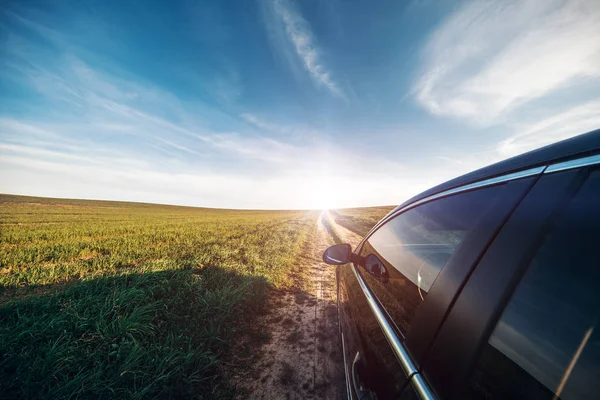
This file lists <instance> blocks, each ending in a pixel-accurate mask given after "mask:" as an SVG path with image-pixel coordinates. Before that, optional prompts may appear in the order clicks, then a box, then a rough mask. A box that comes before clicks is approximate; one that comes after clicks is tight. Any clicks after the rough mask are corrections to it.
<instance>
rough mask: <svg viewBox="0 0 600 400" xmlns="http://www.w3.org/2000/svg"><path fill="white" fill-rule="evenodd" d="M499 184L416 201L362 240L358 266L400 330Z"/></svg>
mask: <svg viewBox="0 0 600 400" xmlns="http://www.w3.org/2000/svg"><path fill="white" fill-rule="evenodd" d="M503 187H504V185H498V186H493V187H488V188H483V189H479V190H475V191H471V192H465V193H461V194H456V195H454V196H450V197H446V198H442V199H438V200H434V201H432V202H429V203H426V204H423V205H420V206H417V207H415V208H412V209H410V210H408V211H406V212H404V213H402V214H400V215H399V216H397V217H395V218H394V219H392V220H390V221H389V222H387V223H386V224H384V225H382V226H381V227H380V228H379V229H378V230H377V231H375V232H374V233H373V234H372V235H371V236H370V237H369V238H368V239H367V240H366V241H365V242H364V244H363V247H362V249H361V252H360V255H361V256H362V257H364V259H363V260H364V261H363V262H362V263H363V268H359V271H361V275H362V276H363V278H364V279H365V281H366V283H367V285H368V286H369V287H370V288H371V290H372V291H373V293H374V294H375V295H376V296H377V298H378V299H379V301H380V303H381V304H382V305H383V307H384V308H385V310H386V311H387V313H388V314H389V315H390V317H391V319H392V320H393V322H394V323H395V325H396V327H397V329H398V330H399V331H400V333H402V334H403V335H404V334H406V332H407V330H408V327H409V325H410V322H411V320H412V318H413V316H414V315H415V313H416V310H417V308H418V307H419V305H420V304H421V303H422V302H423V300H424V299H425V297H426V296H427V293H428V292H429V290H430V288H431V286H432V285H433V282H434V281H435V279H436V278H437V276H438V274H439V273H440V271H441V270H442V268H443V267H444V266H445V265H446V263H447V262H448V260H449V259H450V257H451V256H452V254H453V253H454V252H455V250H456V249H457V248H458V246H459V245H460V244H461V242H462V241H463V239H464V238H465V235H467V233H468V232H469V231H471V230H473V229H474V227H475V226H476V225H477V223H478V221H479V220H480V218H481V217H482V216H483V215H484V214H485V213H486V212H487V210H488V209H489V208H490V207H491V205H492V204H493V203H494V201H495V200H496V199H497V197H498V196H499V194H500V193H501V192H502V190H503Z"/></svg>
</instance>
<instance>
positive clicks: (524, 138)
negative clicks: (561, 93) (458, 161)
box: [497, 99, 600, 157]
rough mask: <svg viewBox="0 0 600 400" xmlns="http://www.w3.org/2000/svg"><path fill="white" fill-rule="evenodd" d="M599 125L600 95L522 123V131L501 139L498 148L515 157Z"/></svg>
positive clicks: (502, 152)
mask: <svg viewBox="0 0 600 400" xmlns="http://www.w3.org/2000/svg"><path fill="white" fill-rule="evenodd" d="M598 128H600V99H598V100H594V101H590V102H588V103H585V104H582V105H579V106H577V107H573V108H571V109H569V110H567V111H564V112H562V113H558V114H556V115H553V116H551V117H548V118H545V119H543V120H541V121H537V122H535V123H531V124H527V125H523V126H520V127H519V129H518V131H519V133H518V134H515V135H513V136H511V137H509V138H507V139H505V140H503V141H501V142H500V143H499V144H498V147H497V150H498V152H499V154H500V155H502V156H503V157H512V156H515V155H517V154H521V153H524V152H526V151H529V150H533V149H536V148H538V147H542V146H545V145H548V144H551V143H554V142H558V141H560V140H564V139H568V138H570V137H573V136H577V135H580V134H582V133H586V132H589V131H592V130H594V129H598Z"/></svg>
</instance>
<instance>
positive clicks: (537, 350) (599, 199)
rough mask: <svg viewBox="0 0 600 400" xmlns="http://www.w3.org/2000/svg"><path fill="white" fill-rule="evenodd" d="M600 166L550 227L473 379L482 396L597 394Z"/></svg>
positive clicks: (474, 393) (473, 390) (571, 399)
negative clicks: (599, 169)
mask: <svg viewBox="0 0 600 400" xmlns="http://www.w3.org/2000/svg"><path fill="white" fill-rule="evenodd" d="M599 319H600V171H595V172H592V174H591V175H590V176H589V178H588V179H587V181H586V182H585V183H584V185H583V186H582V187H581V189H580V190H579V192H578V194H577V195H576V196H575V197H574V198H573V200H572V201H571V202H570V204H569V205H568V206H567V208H566V209H565V210H564V212H563V213H561V214H560V215H559V216H558V217H557V219H556V220H555V223H554V224H553V226H552V227H551V229H550V230H549V231H548V233H547V234H546V236H545V238H544V240H543V242H542V244H541V246H540V248H539V250H538V251H537V253H536V254H535V256H534V257H533V259H532V261H531V264H530V266H529V269H528V270H527V272H526V274H525V275H524V277H523V278H522V279H521V281H520V283H519V284H518V286H517V289H516V290H515V292H514V294H513V296H512V298H511V300H510V302H509V303H508V305H507V307H506V309H505V310H504V312H503V314H502V316H501V318H500V321H499V322H498V324H497V326H496V327H495V330H494V331H493V333H492V335H491V338H490V340H489V343H488V344H487V345H486V347H485V349H484V350H483V354H482V357H481V358H480V359H479V361H478V363H477V365H476V367H475V370H474V373H473V376H472V379H471V384H470V388H469V390H470V395H471V396H470V397H475V398H482V399H514V398H529V399H565V400H576V399H577V400H579V399H597V398H598V395H599V393H600V325H599V323H600V321H599Z"/></svg>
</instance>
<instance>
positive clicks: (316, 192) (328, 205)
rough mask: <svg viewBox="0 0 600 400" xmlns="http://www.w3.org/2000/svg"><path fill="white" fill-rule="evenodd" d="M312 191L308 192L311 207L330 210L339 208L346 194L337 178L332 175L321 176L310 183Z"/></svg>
mask: <svg viewBox="0 0 600 400" xmlns="http://www.w3.org/2000/svg"><path fill="white" fill-rule="evenodd" d="M310 186H311V188H310V190H309V192H310V193H307V197H308V198H307V199H306V200H307V203H309V204H310V208H311V209H316V210H330V209H335V208H339V207H340V205H341V204H342V202H343V196H344V195H345V194H344V193H343V192H342V191H341V189H340V187H339V186H340V185H339V184H338V182H337V181H336V180H335V179H332V178H330V177H319V178H318V179H315V180H314V181H313V182H312V184H311V185H310Z"/></svg>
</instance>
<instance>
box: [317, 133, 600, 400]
mask: <svg viewBox="0 0 600 400" xmlns="http://www.w3.org/2000/svg"><path fill="white" fill-rule="evenodd" d="M323 259H324V261H325V262H327V263H329V264H337V265H342V264H346V263H348V265H342V266H340V267H339V268H338V305H339V316H340V332H341V340H342V346H343V352H344V362H345V370H346V383H347V389H348V397H349V398H353V399H375V398H377V399H391V398H400V399H413V398H422V399H430V398H443V399H446V398H460V399H471V398H473V399H559V398H561V399H565V400H572V399H600V324H599V322H600V130H596V131H593V132H590V133H588V134H585V135H581V136H578V137H575V138H572V139H569V140H566V141H563V142H560V143H557V144H554V145H551V146H547V147H544V148H541V149H539V150H536V151H533V152H529V153H526V154H523V155H521V156H518V157H515V158H512V159H509V160H506V161H503V162H500V163H497V164H494V165H491V166H489V167H486V168H483V169H480V170H477V171H475V172H472V173H469V174H467V175H464V176H462V177H459V178H456V179H453V180H451V181H449V182H447V183H444V184H442V185H439V186H436V187H434V188H432V189H430V190H428V191H426V192H424V193H422V194H420V195H418V196H416V197H414V198H412V199H410V200H409V201H407V202H405V203H404V204H402V205H400V206H399V207H397V208H396V209H395V210H394V211H392V212H391V213H389V214H388V215H387V216H386V217H385V218H383V219H382V220H381V221H380V222H379V223H378V224H377V225H376V226H375V227H374V228H373V229H372V230H371V231H370V232H369V234H368V235H367V236H366V237H365V238H364V239H363V240H362V242H361V243H360V244H359V245H358V247H357V248H356V250H355V252H354V253H353V252H352V249H351V247H350V245H348V244H340V245H336V246H332V247H330V248H329V249H327V250H326V251H325V253H324V254H323Z"/></svg>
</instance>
